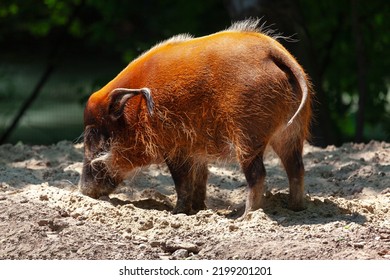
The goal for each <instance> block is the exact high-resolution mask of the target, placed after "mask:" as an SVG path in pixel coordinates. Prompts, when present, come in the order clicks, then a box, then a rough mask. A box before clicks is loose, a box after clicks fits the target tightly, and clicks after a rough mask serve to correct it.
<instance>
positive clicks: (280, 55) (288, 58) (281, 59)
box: [271, 44, 309, 126]
mask: <svg viewBox="0 0 390 280" xmlns="http://www.w3.org/2000/svg"><path fill="white" fill-rule="evenodd" d="M271 57H272V59H273V60H274V62H275V63H276V65H278V67H280V69H282V70H283V71H285V72H287V74H292V76H294V78H295V79H296V81H297V82H298V84H299V87H300V88H301V92H302V99H301V104H300V105H299V107H298V109H297V111H296V112H295V114H294V115H293V116H292V117H291V119H290V120H289V121H288V122H287V126H289V125H290V124H292V123H293V121H294V119H295V118H296V117H297V116H298V114H299V112H300V111H301V110H302V109H303V107H304V106H305V103H306V100H307V97H308V91H309V87H308V82H307V78H306V74H305V72H304V70H303V69H302V67H301V66H300V65H299V64H298V62H297V61H296V60H295V58H294V57H293V56H292V55H290V54H289V53H288V52H287V50H286V49H285V48H284V47H283V46H281V45H280V46H279V44H276V45H275V46H274V47H273V48H271Z"/></svg>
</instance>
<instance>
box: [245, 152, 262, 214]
mask: <svg viewBox="0 0 390 280" xmlns="http://www.w3.org/2000/svg"><path fill="white" fill-rule="evenodd" d="M263 154H264V150H262V151H261V152H259V153H258V154H257V155H256V156H255V157H254V158H252V159H250V160H244V161H243V162H241V166H242V169H243V172H244V174H245V178H246V181H247V183H248V195H247V200H246V205H245V214H244V215H246V214H247V213H248V212H249V211H254V210H257V209H259V208H261V207H263V194H264V190H265V187H264V180H265V176H266V170H265V167H264V163H263Z"/></svg>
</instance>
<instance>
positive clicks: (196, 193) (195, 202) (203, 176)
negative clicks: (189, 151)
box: [192, 163, 208, 211]
mask: <svg viewBox="0 0 390 280" xmlns="http://www.w3.org/2000/svg"><path fill="white" fill-rule="evenodd" d="M194 168H195V178H194V187H193V195H192V209H193V210H194V211H199V210H204V209H206V204H205V200H206V185H207V177H208V169H207V163H202V164H198V165H197V166H195V167H194Z"/></svg>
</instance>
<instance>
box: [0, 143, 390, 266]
mask: <svg viewBox="0 0 390 280" xmlns="http://www.w3.org/2000/svg"><path fill="white" fill-rule="evenodd" d="M304 153H305V155H304V162H305V166H306V193H307V195H306V201H307V205H308V208H307V209H306V210H304V211H301V212H292V211H290V210H288V209H286V204H287V198H288V185H287V179H286V175H285V173H284V170H283V169H282V167H281V166H280V163H279V160H278V159H277V158H276V157H275V156H274V155H273V153H272V152H271V153H270V154H268V155H267V157H266V169H267V172H268V173H267V179H266V184H267V188H268V191H267V193H266V199H265V200H266V207H265V208H264V210H258V211H255V212H253V213H250V214H249V215H248V216H246V217H245V218H242V217H240V215H241V214H242V211H243V206H244V200H245V196H246V191H245V187H246V183H245V180H244V176H243V174H242V173H241V171H240V170H239V168H238V166H237V165H230V164H224V165H210V178H209V185H208V198H207V202H206V203H207V205H208V207H209V209H208V210H206V211H201V212H199V213H197V214H196V215H191V216H186V215H183V214H179V215H172V214H171V213H170V210H171V209H172V207H173V203H174V201H175V192H174V186H173V182H172V180H171V178H170V175H169V172H168V170H167V168H166V167H165V166H151V167H150V168H148V169H145V170H142V171H140V172H138V174H137V175H136V176H134V178H132V180H128V181H126V182H125V184H123V186H122V187H121V188H119V189H118V191H117V193H116V194H114V195H112V196H110V198H106V199H104V200H95V199H91V198H89V197H86V196H83V195H81V194H80V193H79V192H78V188H77V183H78V180H79V177H80V170H81V165H82V163H81V161H82V145H80V144H78V145H73V144H72V143H70V142H60V143H58V144H57V145H52V146H27V145H22V144H20V145H3V146H0V259H377V260H378V259H390V210H389V206H390V144H389V143H379V142H374V141H372V142H370V143H368V144H366V145H363V144H345V145H343V146H342V147H339V148H336V147H333V146H330V147H327V148H326V149H320V148H316V147H312V146H310V145H306V146H305V152H304Z"/></svg>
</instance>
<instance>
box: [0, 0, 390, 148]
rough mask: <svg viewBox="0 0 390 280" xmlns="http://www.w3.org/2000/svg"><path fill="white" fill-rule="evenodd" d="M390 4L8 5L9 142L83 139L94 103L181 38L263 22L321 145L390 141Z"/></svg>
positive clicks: (4, 82) (3, 5)
mask: <svg viewBox="0 0 390 280" xmlns="http://www.w3.org/2000/svg"><path fill="white" fill-rule="evenodd" d="M389 15H390V2H389V1H386V0H371V1H358V0H341V1H340V0H337V1H336V0H334V1H329V0H317V1H312V0H225V1H223V0H207V1H195V0H193V1H192V0H191V1H190V0H189V1H185V0H165V1H164V0H160V1H158V0H118V1H107V0H18V1H15V0H14V1H10V0H1V2H0V137H1V142H2V143H7V142H11V143H16V142H18V141H22V142H23V143H34V144H49V143H54V142H57V141H60V140H62V139H67V140H72V141H78V139H79V138H78V137H79V136H80V135H81V134H82V112H83V107H84V106H85V102H86V100H87V98H88V96H89V95H90V94H91V93H92V92H93V91H94V90H97V89H98V88H99V87H101V86H103V85H104V84H106V83H107V82H108V81H109V80H110V79H112V78H113V77H114V76H115V75H116V74H117V73H118V72H119V71H120V70H121V69H122V68H123V67H125V66H126V65H127V64H128V63H129V62H130V61H131V60H132V59H134V58H135V57H137V56H138V55H139V54H140V53H142V52H143V51H145V50H147V49H148V48H150V47H151V46H153V45H154V44H155V43H156V42H159V41H161V40H164V39H166V38H168V37H170V36H173V35H175V34H178V33H191V34H193V35H195V36H202V35H206V34H209V33H213V32H217V31H219V30H222V29H224V28H226V27H228V26H229V25H230V24H231V22H232V21H234V20H239V19H245V18H248V17H259V18H262V21H263V22H267V25H270V28H272V29H277V30H278V32H281V33H283V35H286V36H291V35H293V38H295V39H297V40H296V42H286V41H281V43H282V44H284V45H285V46H286V47H287V48H288V49H289V50H290V51H291V52H292V53H293V54H294V55H295V56H296V57H297V58H298V61H299V62H300V63H301V64H302V65H303V66H304V68H305V69H306V71H307V72H308V73H309V75H310V76H311V79H312V82H313V84H314V88H315V91H316V102H315V104H314V107H315V121H314V123H313V128H312V131H313V137H312V142H313V143H314V144H316V145H321V146H325V145H329V144H335V145H340V144H341V143H343V142H346V141H355V142H367V141H369V140H371V139H376V140H385V141H389V140H390V90H389V88H390V86H389V85H390V80H389V78H390V75H389V70H388V69H389V66H390V63H389V60H390V58H389V49H390V24H389Z"/></svg>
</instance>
